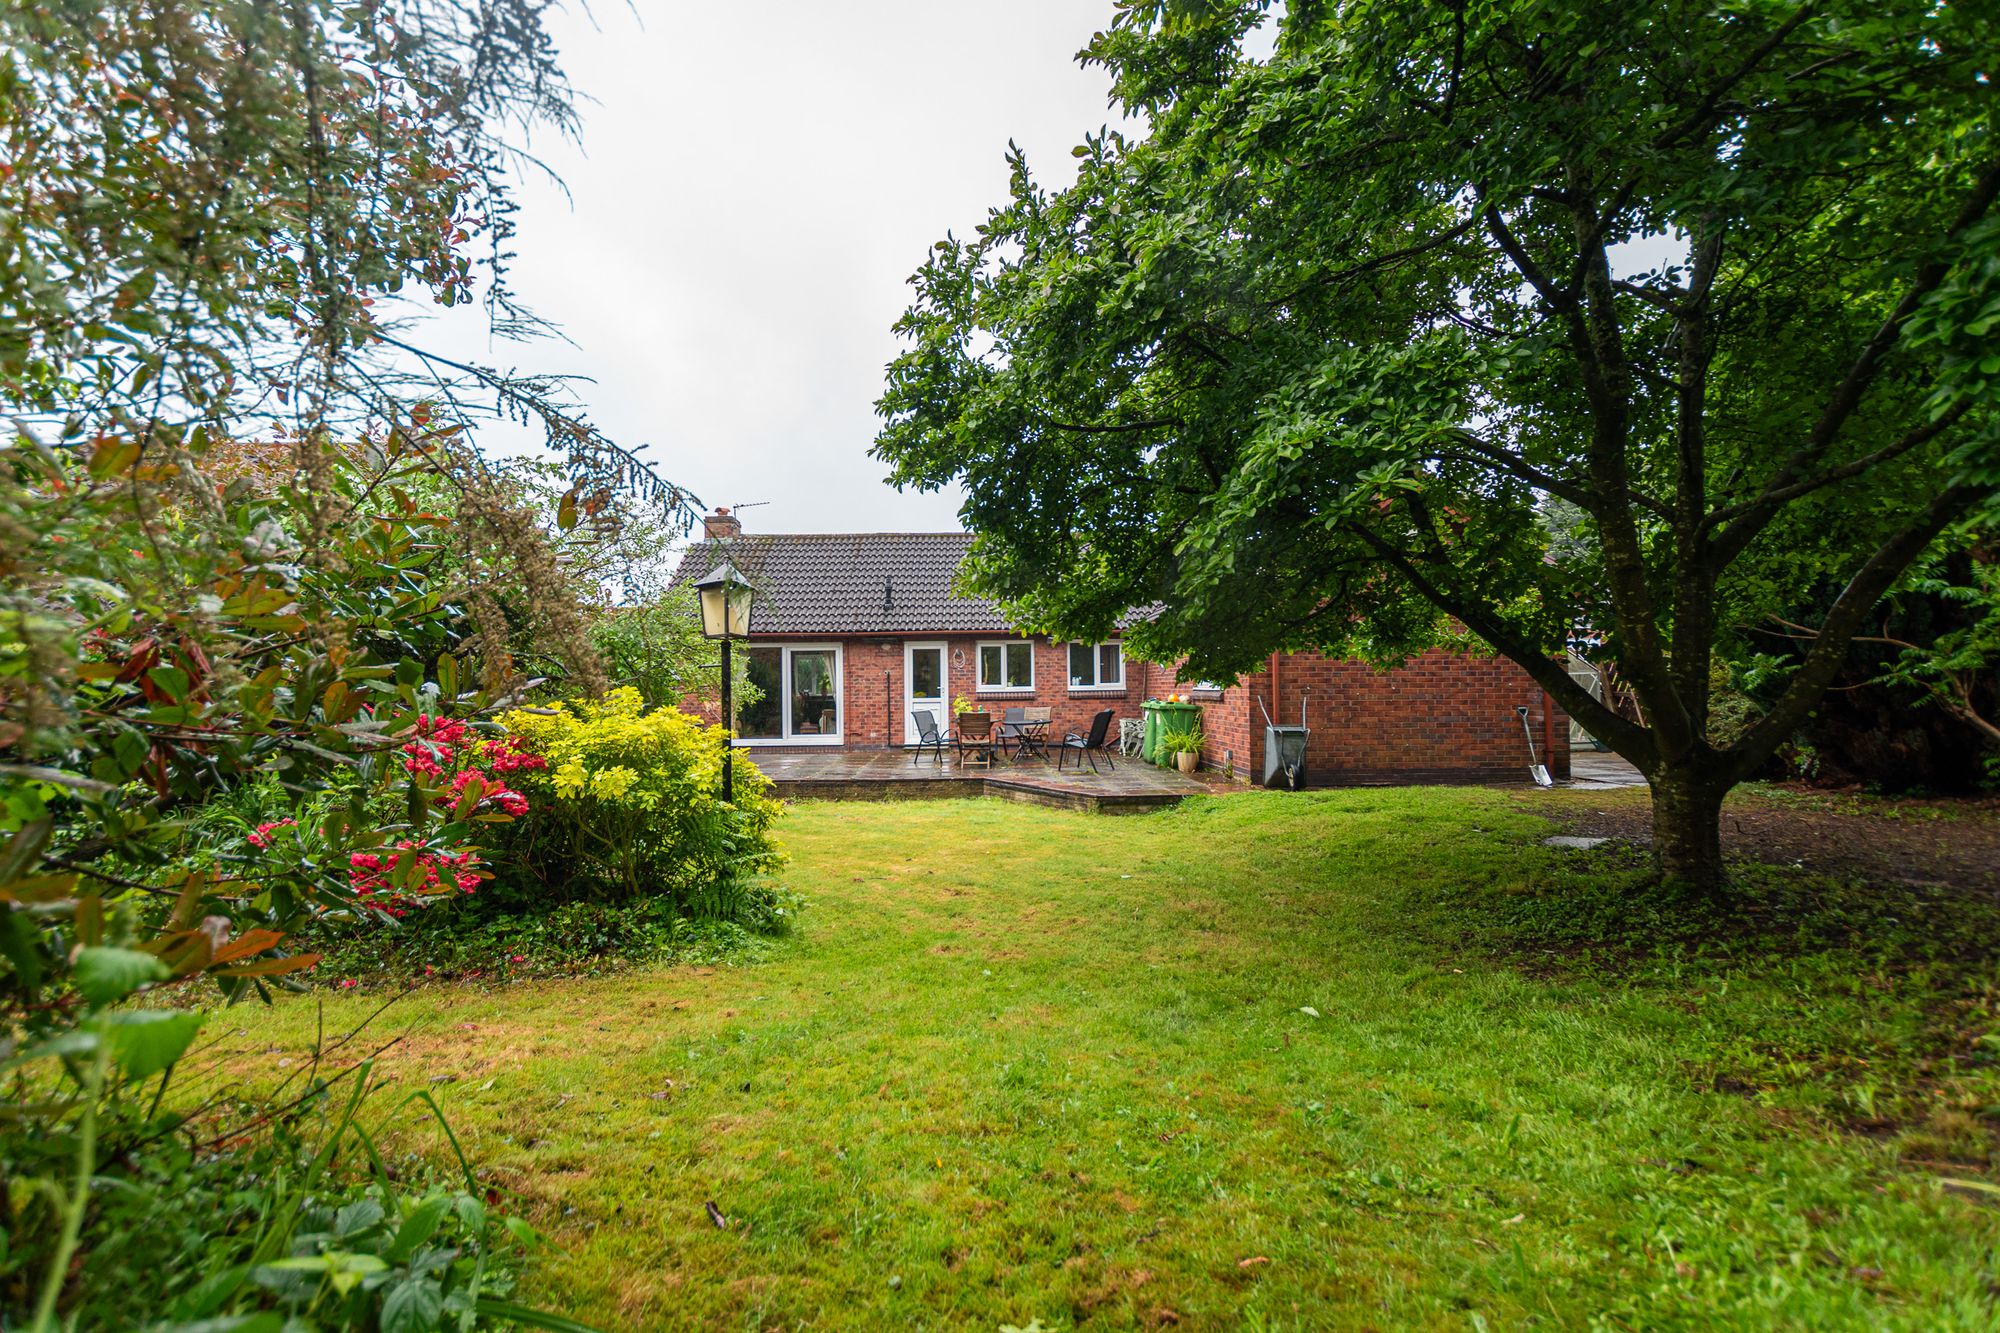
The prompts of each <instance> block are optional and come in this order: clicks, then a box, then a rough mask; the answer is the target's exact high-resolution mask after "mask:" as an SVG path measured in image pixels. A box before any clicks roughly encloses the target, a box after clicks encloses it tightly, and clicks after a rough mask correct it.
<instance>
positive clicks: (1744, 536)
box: [1715, 161, 2000, 565]
mask: <svg viewBox="0 0 2000 1333" xmlns="http://www.w3.org/2000/svg"><path fill="white" fill-rule="evenodd" d="M1996 197H2000V161H1995V162H1992V163H1990V164H1989V165H1988V166H1987V168H1986V170H1985V172H1984V173H1983V174H1981V176H1980V177H1979V179H1978V180H1977V181H1976V182H1975V183H1974V185H1973V188H1972V192H1971V193H1970V194H1968V195H1967V196H1966V198H1965V202H1964V203H1963V204H1962V205H1961V206H1960V208H1959V210H1958V216H1957V217H1955V218H1953V219H1952V223H1951V227H1950V229H1949V230H1947V231H1946V233H1945V236H1944V241H1945V242H1947V243H1948V242H1949V241H1950V240H1951V239H1952V238H1953V237H1956V236H1958V235H1959V234H1960V233H1962V232H1964V231H1965V230H1966V229H1967V228H1969V227H1971V226H1972V225H1973V224H1974V223H1975V222H1977V221H1979V220H1980V218H1982V217H1984V216H1985V214H1986V211H1987V209H1989V208H1991V207H1992V205H1993V201H1994V199H1995V198H1996ZM1951 270H1952V262H1951V261H1950V260H1948V259H1933V260H1931V261H1930V262H1929V263H1927V264H1924V265H1923V266H1921V267H1920V268H1919V269H1918V270H1917V275H1916V277H1915V278H1914V279H1912V280H1911V283H1910V286H1909V290H1907V291H1906V292H1904V294H1903V298H1902V299H1901V300H1900V301H1898V302H1896V305H1895V308H1894V309H1893V310H1891V311H1890V312H1889V316H1888V318H1887V319H1884V320H1883V321H1882V323H1881V325H1880V327H1878V328H1877V329H1876V330H1875V333H1874V334H1873V336H1871V337H1870V338H1869V339H1868V341H1867V343H1865V344H1864V345H1863V346H1862V348H1861V350H1860V352H1859V353H1857V354H1856V356H1855V358H1854V360H1853V362H1852V363H1851V364H1850V365H1849V366H1848V368H1847V373H1846V374H1845V375H1844V376H1842V377H1841V381H1840V384H1839V385H1838V387H1836V388H1835V389H1834V391H1833V396H1832V397H1831V398H1830V399H1828V401H1827V404H1826V407H1825V409H1824V410H1823V411H1822V412H1821V413H1820V415H1819V419H1818V420H1817V421H1816V422H1814V423H1813V428H1812V430H1811V431H1810V432H1808V433H1807V435H1806V438H1805V441H1804V442H1803V443H1802V444H1800V445H1799V447H1798V448H1797V449H1794V450H1793V451H1792V452H1791V453H1790V454H1789V455H1788V456H1787V457H1786V458H1785V461H1784V462H1783V463H1782V464H1780V465H1779V468H1778V470H1777V471H1776V472H1775V473H1773V474H1772V476H1771V477H1770V479H1769V480H1768V481H1766V482H1765V483H1764V488H1763V490H1762V491H1761V492H1760V493H1759V494H1758V495H1757V496H1756V497H1755V498H1753V499H1751V500H1750V501H1748V502H1747V503H1746V507H1745V508H1744V509H1743V512H1741V513H1740V514H1738V516H1737V517H1736V518H1735V520H1734V521H1732V522H1731V523H1730V525H1729V526H1728V527H1727V528H1725V529H1723V531H1722V532H1721V533H1720V534H1718V535H1717V537H1716V539H1715V550H1716V554H1717V558H1718V560H1719V561H1720V563H1721V564H1723V565H1727V564H1728V563H1729V562H1730V561H1731V560H1733V559H1735V558H1736V556H1738V555H1740V554H1741V553H1742V551H1743V549H1744V548H1745V547H1747V546H1748V545H1749V544H1750V543H1751V542H1752V541H1753V540H1755V539H1756V536H1757V534H1758V533H1759V532H1762V531H1763V530H1764V528H1765V527H1766V525H1768V524H1769V523H1770V521H1771V520H1772V519H1773V518H1774V517H1776V516H1777V512H1778V508H1779V506H1781V505H1782V504H1783V503H1784V501H1783V500H1779V499H1776V498H1774V497H1776V496H1777V495H1778V494H1780V493H1782V492H1786V491H1789V490H1791V488H1792V487H1794V486H1795V485H1797V483H1798V482H1799V480H1800V478H1801V477H1802V476H1803V475H1804V474H1805V471H1806V469H1807V468H1809V467H1811V466H1812V465H1813V464H1814V463H1815V462H1817V461H1818V460H1819V459H1820V458H1821V457H1823V456H1824V455H1825V453H1826V451H1827V450H1828V449H1829V448H1831V447H1832V445H1833V442H1834V439H1835V438H1836V437H1837V436H1838V435H1839V434H1840V431H1841V429H1842V427H1844V426H1845V425H1846V424H1847V421H1848V419H1849V418H1850V417H1852V416H1853V415H1854V412H1855V409H1857V408H1858V407H1860V405H1861V400H1862V398H1863V396H1865V395H1866V394H1867V392H1868V388H1869V386H1870V385H1871V384H1873V383H1874V381H1875V376H1876V374H1877V373H1878V372H1879V371H1880V370H1881V368H1882V362H1883V360H1884V359H1885V358H1886V357H1887V356H1888V354H1889V351H1890V349H1891V348H1893V347H1894V346H1895V345H1896V343H1897V342H1898V341H1899V340H1900V339H1901V338H1902V336H1903V326H1904V325H1905V324H1906V323H1907V322H1908V321H1909V318H1910V316H1911V315H1912V314H1914V313H1915V312H1916V310H1917V307H1918V306H1919V305H1921V304H1922V303H1923V300H1924V298H1925V297H1926V296H1929V295H1930V294H1931V293H1932V292H1934V291H1936V290H1937V289H1938V288H1939V287H1940V286H1942V285H1943V283H1944V280H1945V278H1947V277H1948V276H1950V274H1951Z"/></svg>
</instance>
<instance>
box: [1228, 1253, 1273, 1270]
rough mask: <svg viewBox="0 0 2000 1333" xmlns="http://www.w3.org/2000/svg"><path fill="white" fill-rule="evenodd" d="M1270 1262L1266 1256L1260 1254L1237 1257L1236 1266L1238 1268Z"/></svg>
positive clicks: (1253, 1266) (1252, 1266)
mask: <svg viewBox="0 0 2000 1333" xmlns="http://www.w3.org/2000/svg"><path fill="white" fill-rule="evenodd" d="M1270 1262H1271V1260H1270V1259H1269V1257H1268V1256H1265V1255H1262V1254H1260V1255H1257V1256H1255V1257H1254V1258H1250V1259H1238V1260H1237V1261H1236V1266H1237V1267H1238V1268H1255V1267H1256V1266H1257V1265H1258V1264H1268V1263H1270Z"/></svg>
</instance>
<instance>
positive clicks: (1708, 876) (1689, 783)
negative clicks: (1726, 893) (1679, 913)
mask: <svg viewBox="0 0 2000 1333" xmlns="http://www.w3.org/2000/svg"><path fill="white" fill-rule="evenodd" d="M1649 781H1650V782H1651V783H1652V787H1653V865H1654V867H1655V868H1656V869H1657V870H1658V871H1659V873H1660V879H1661V881H1662V882H1664V883H1668V884H1673V885H1675V886H1677V887H1679V888H1681V889H1683V890H1685V891H1689V892H1694V893H1700V894H1703V895H1705V896H1709V897H1714V896H1716V895H1719V894H1720V893H1721V892H1722V884H1723V870H1722V798H1723V797H1724V796H1726V795H1727V794H1728V793H1729V788H1730V785H1731V784H1730V783H1728V782H1727V781H1724V780H1719V779H1717V778H1715V777H1712V776H1709V775H1706V774H1695V773H1686V772H1676V771H1672V770H1663V771H1661V772H1659V773H1656V774H1654V775H1653V776H1652V777H1651V778H1650V779H1649Z"/></svg>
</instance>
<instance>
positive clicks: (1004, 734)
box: [1000, 718, 1049, 764]
mask: <svg viewBox="0 0 2000 1333" xmlns="http://www.w3.org/2000/svg"><path fill="white" fill-rule="evenodd" d="M1000 735H1001V739H1002V740H1003V741H1006V742H1010V743H1011V744H1012V745H1013V747H1014V762H1015V763H1017V764H1018V763H1020V762H1021V761H1022V760H1024V759H1042V760H1046V759H1047V758H1048V757H1049V724H1048V720H1047V719H1046V718H1035V719H1033V720H1031V721H1027V722H1008V723H1004V724H1002V726H1001V728H1000Z"/></svg>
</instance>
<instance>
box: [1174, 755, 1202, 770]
mask: <svg viewBox="0 0 2000 1333" xmlns="http://www.w3.org/2000/svg"><path fill="white" fill-rule="evenodd" d="M1200 762H1201V756H1200V755H1198V754H1177V755H1175V756H1174V767H1175V768H1178V769H1179V770H1180V771H1181V772H1183V773H1192V772H1194V768H1195V765H1196V764H1199V763H1200Z"/></svg>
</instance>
